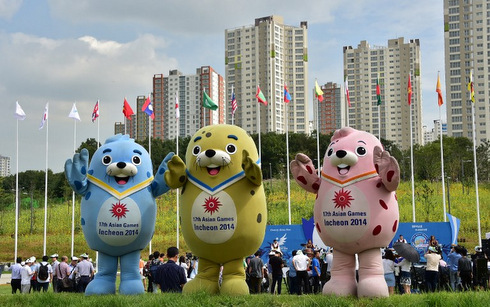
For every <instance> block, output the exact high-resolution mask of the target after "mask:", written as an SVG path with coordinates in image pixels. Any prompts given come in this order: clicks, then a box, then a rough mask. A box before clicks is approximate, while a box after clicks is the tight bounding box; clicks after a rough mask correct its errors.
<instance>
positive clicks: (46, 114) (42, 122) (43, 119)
mask: <svg viewBox="0 0 490 307" xmlns="http://www.w3.org/2000/svg"><path fill="white" fill-rule="evenodd" d="M47 120H48V103H47V102H46V106H45V107H44V114H43V118H42V119H41V124H40V125H39V130H41V129H42V128H44V124H46V121H47Z"/></svg>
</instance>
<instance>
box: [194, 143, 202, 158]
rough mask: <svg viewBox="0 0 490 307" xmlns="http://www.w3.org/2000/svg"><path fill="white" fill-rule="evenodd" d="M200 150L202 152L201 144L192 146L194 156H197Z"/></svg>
mask: <svg viewBox="0 0 490 307" xmlns="http://www.w3.org/2000/svg"><path fill="white" fill-rule="evenodd" d="M200 152H201V146H199V145H196V146H194V148H192V154H193V155H194V156H197V155H198V154H199V153H200Z"/></svg>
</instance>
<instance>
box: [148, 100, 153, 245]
mask: <svg viewBox="0 0 490 307" xmlns="http://www.w3.org/2000/svg"><path fill="white" fill-rule="evenodd" d="M149 98H150V94H149V93H148V99H149ZM148 155H149V156H150V161H151V162H152V163H151V165H152V171H153V161H152V160H151V117H150V116H148ZM151 241H152V240H150V245H149V250H150V254H151V250H152V244H151Z"/></svg>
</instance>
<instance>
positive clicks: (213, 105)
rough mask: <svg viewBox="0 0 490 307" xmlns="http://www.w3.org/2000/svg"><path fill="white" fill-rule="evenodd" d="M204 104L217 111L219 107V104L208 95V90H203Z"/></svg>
mask: <svg viewBox="0 0 490 307" xmlns="http://www.w3.org/2000/svg"><path fill="white" fill-rule="evenodd" d="M202 97H203V99H202V106H203V107H205V108H207V109H211V110H213V111H216V110H217V109H218V105H217V104H216V103H214V101H213V100H212V99H211V98H210V97H209V96H208V94H207V93H206V90H203V95H202Z"/></svg>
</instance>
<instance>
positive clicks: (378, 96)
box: [376, 75, 381, 106]
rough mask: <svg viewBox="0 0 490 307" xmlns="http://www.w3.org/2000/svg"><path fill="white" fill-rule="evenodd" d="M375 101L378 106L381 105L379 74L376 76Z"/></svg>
mask: <svg viewBox="0 0 490 307" xmlns="http://www.w3.org/2000/svg"><path fill="white" fill-rule="evenodd" d="M376 101H377V104H378V106H380V105H381V89H380V88H379V75H378V77H377V78H376Z"/></svg>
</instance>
